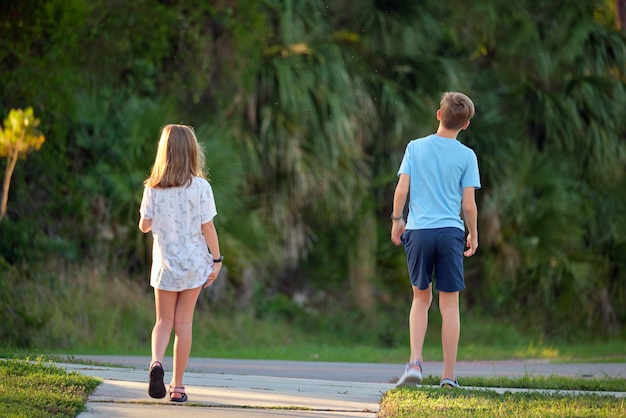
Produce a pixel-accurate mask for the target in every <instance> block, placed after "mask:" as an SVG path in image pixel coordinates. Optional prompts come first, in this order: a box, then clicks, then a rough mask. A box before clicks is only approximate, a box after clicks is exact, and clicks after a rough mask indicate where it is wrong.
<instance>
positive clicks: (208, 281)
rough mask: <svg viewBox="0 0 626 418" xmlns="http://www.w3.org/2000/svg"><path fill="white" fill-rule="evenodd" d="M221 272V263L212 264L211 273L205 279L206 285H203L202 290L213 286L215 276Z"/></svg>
mask: <svg viewBox="0 0 626 418" xmlns="http://www.w3.org/2000/svg"><path fill="white" fill-rule="evenodd" d="M221 270H222V263H213V271H212V272H211V274H209V277H208V278H207V279H206V283H205V284H204V286H203V287H204V288H207V287H209V286H211V285H212V284H213V282H214V281H215V279H217V276H218V275H219V274H220V271H221Z"/></svg>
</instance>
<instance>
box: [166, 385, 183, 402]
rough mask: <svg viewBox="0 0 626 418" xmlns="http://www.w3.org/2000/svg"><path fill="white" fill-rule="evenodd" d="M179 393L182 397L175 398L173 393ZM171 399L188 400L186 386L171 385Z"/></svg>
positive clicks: (177, 400)
mask: <svg viewBox="0 0 626 418" xmlns="http://www.w3.org/2000/svg"><path fill="white" fill-rule="evenodd" d="M175 393H178V394H179V395H180V398H174V397H173V396H172V395H173V394H175ZM170 401H172V402H186V401H187V394H186V393H185V387H184V386H170Z"/></svg>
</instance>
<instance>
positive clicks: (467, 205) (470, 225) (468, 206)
mask: <svg viewBox="0 0 626 418" xmlns="http://www.w3.org/2000/svg"><path fill="white" fill-rule="evenodd" d="M462 207H463V218H464V219H465V224H466V225H467V229H468V231H469V233H468V234H467V248H468V249H467V250H466V251H465V252H464V253H463V254H464V255H465V256H466V257H471V256H472V255H474V253H476V250H477V249H478V208H477V207H476V197H475V189H474V188H473V187H464V188H463V202H462Z"/></svg>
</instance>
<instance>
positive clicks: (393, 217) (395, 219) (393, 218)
mask: <svg viewBox="0 0 626 418" xmlns="http://www.w3.org/2000/svg"><path fill="white" fill-rule="evenodd" d="M400 219H402V215H400V216H398V217H397V218H396V217H395V216H393V215H391V220H392V221H399V220H400Z"/></svg>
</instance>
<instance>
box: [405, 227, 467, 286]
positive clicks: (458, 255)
mask: <svg viewBox="0 0 626 418" xmlns="http://www.w3.org/2000/svg"><path fill="white" fill-rule="evenodd" d="M402 243H403V244H404V251H405V252H406V259H407V264H408V267H409V278H410V279H411V284H412V285H413V286H416V287H417V288H418V289H420V290H426V289H428V286H429V285H430V283H431V282H432V281H433V272H434V274H435V289H437V290H440V291H442V292H458V291H460V290H463V289H465V280H464V278H463V250H464V249H465V231H462V230H461V229H460V228H454V227H452V228H435V229H407V230H406V231H404V233H403V234H402Z"/></svg>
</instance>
